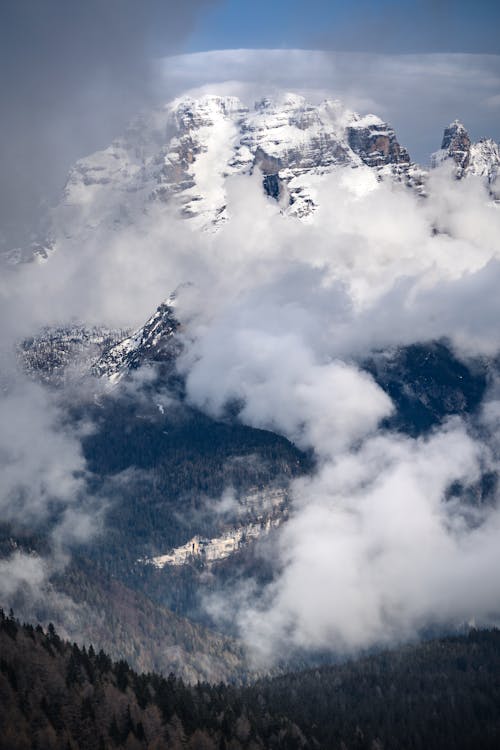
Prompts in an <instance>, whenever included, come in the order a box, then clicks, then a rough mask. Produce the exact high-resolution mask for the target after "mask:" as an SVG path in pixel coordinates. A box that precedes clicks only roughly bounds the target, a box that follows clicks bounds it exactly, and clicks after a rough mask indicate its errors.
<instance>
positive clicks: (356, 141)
mask: <svg viewBox="0 0 500 750" xmlns="http://www.w3.org/2000/svg"><path fill="white" fill-rule="evenodd" d="M348 139H349V146H350V147H351V148H352V150H353V151H354V153H355V154H357V155H358V156H359V157H360V158H361V160H362V161H363V162H364V163H365V164H366V165H367V166H369V167H382V166H385V165H387V164H407V165H409V164H410V156H409V154H408V151H407V150H406V149H405V148H403V147H402V146H400V144H399V143H398V141H397V139H396V134H395V132H394V130H392V128H391V127H389V125H387V124H386V123H380V124H374V125H370V126H368V127H361V128H360V127H350V128H348Z"/></svg>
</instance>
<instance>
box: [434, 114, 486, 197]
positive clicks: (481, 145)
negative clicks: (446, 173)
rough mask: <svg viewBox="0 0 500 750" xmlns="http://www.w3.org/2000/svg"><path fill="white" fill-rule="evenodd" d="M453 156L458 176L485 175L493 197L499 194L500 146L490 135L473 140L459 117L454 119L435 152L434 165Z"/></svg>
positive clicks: (459, 177)
mask: <svg viewBox="0 0 500 750" xmlns="http://www.w3.org/2000/svg"><path fill="white" fill-rule="evenodd" d="M448 159H451V160H452V161H453V162H454V164H455V176H456V177H457V179H462V178H463V177H467V176H476V177H483V178H485V179H486V182H487V184H488V187H489V190H490V193H491V195H492V197H493V198H495V199H498V198H500V185H498V177H499V175H500V149H499V146H498V144H497V143H495V141H493V140H491V138H482V139H481V140H480V141H478V142H477V143H473V142H472V141H471V139H470V136H469V133H468V132H467V130H466V128H465V126H464V125H463V123H462V122H460V120H454V121H453V122H452V123H450V124H449V125H448V127H447V128H445V130H444V134H443V140H442V143H441V149H440V150H439V151H436V152H435V153H434V154H433V155H432V166H434V167H436V166H439V164H441V163H442V162H443V161H447V160H448Z"/></svg>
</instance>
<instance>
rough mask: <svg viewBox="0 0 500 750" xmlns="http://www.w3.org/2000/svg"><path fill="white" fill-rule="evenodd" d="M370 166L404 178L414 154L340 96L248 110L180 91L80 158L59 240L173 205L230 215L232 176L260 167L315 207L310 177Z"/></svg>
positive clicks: (293, 209) (288, 200)
mask: <svg viewBox="0 0 500 750" xmlns="http://www.w3.org/2000/svg"><path fill="white" fill-rule="evenodd" d="M363 165H368V166H369V167H372V168H374V169H377V170H379V171H381V172H386V173H391V174H394V175H395V176H398V177H400V178H401V176H403V177H404V178H407V177H408V175H409V174H410V173H411V164H410V157H409V155H408V152H407V151H406V149H405V148H403V147H402V146H401V145H400V144H399V143H398V141H397V138H396V135H395V133H394V130H393V129H392V128H391V127H390V126H389V125H388V124H387V123H384V122H383V121H382V120H381V119H380V118H379V117H376V116H375V115H367V116H365V117H360V116H359V115H357V114H356V113H354V112H351V111H350V110H348V109H346V108H345V107H344V106H343V105H342V104H341V103H340V102H338V101H333V100H328V101H324V102H322V103H321V104H320V105H318V106H313V105H311V104H308V103H307V102H306V101H305V99H304V98H303V97H301V96H297V95H296V94H285V95H283V96H280V97H277V98H275V99H269V98H265V99H262V100H261V101H258V102H257V103H256V104H255V105H254V108H253V109H248V108H247V107H246V106H245V105H244V104H243V103H242V102H241V101H240V100H239V99H238V98H236V97H232V96H224V97H222V96H208V95H207V96H203V97H201V98H198V99H195V98H192V97H189V96H188V97H182V98H179V99H176V100H175V101H173V102H172V103H170V104H167V105H166V106H165V107H163V108H162V109H159V110H156V111H155V112H153V113H152V114H151V115H150V116H149V117H142V118H138V119H137V120H136V121H135V122H134V123H133V124H132V125H131V127H130V128H129V129H128V130H127V132H126V133H125V135H124V136H123V137H122V138H119V139H117V140H116V141H114V142H113V143H112V144H111V146H109V147H108V148H107V149H105V150H104V151H100V152H97V153H95V154H93V155H91V156H89V157H87V158H85V159H82V160H80V161H79V162H77V163H76V164H75V166H74V167H73V169H72V170H71V172H70V175H69V178H68V181H67V184H66V187H65V190H64V196H63V200H62V202H61V204H60V205H59V206H58V207H57V209H56V210H55V211H54V214H53V224H54V231H55V234H56V236H59V237H60V238H63V237H75V235H82V234H86V233H88V232H91V231H93V230H95V229H96V228H97V227H99V226H100V225H102V224H104V225H107V226H109V227H113V226H115V227H116V226H119V225H126V224H127V223H131V222H134V219H135V218H136V217H137V215H139V214H140V215H143V214H144V213H145V212H146V213H148V212H153V211H154V209H155V207H157V206H158V205H160V206H161V204H164V203H168V204H170V205H172V206H173V207H174V209H175V210H176V211H177V212H178V213H180V214H181V215H182V216H184V217H186V218H189V219H191V220H192V225H193V226H194V227H196V228H212V227H214V226H217V225H218V224H220V223H221V222H224V221H226V220H227V219H228V213H227V207H226V180H227V178H228V177H229V176H231V175H235V174H241V173H249V172H252V171H253V170H254V169H255V168H257V167H258V168H259V169H260V170H261V172H262V175H263V187H264V189H265V190H266V192H267V193H268V194H269V195H271V196H272V197H274V198H276V199H278V200H280V202H281V204H282V206H283V210H284V211H286V212H287V213H289V214H290V215H293V216H298V217H301V218H303V217H307V216H309V215H310V214H311V213H313V212H314V209H315V203H314V199H313V197H312V195H311V182H313V181H314V177H315V176H316V175H318V174H324V173H325V172H328V171H331V170H332V169H334V168H336V167H338V166H350V167H363Z"/></svg>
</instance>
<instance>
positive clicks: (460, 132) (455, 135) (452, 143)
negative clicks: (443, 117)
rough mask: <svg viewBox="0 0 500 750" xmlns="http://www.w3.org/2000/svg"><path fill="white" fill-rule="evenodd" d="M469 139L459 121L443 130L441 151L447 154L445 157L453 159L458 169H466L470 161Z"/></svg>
mask: <svg viewBox="0 0 500 750" xmlns="http://www.w3.org/2000/svg"><path fill="white" fill-rule="evenodd" d="M470 147H471V139H470V138H469V134H468V132H467V130H466V129H465V127H464V126H463V124H462V123H461V122H460V121H459V120H454V121H453V122H452V123H450V125H448V127H447V128H445V131H444V135H443V141H442V143H441V150H442V151H445V152H447V155H448V156H449V157H451V158H452V159H453V161H454V162H455V164H456V165H457V167H458V169H459V170H461V174H460V176H461V175H462V173H463V170H464V169H466V168H467V167H468V165H469V161H470Z"/></svg>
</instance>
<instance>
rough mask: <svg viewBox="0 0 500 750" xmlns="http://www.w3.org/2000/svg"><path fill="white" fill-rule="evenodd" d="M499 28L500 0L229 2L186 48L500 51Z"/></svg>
mask: <svg viewBox="0 0 500 750" xmlns="http://www.w3.org/2000/svg"><path fill="white" fill-rule="evenodd" d="M499 29H500V2H499V0H476V2H471V1H470V0H357V1H356V2H346V0H329V1H328V0H309V2H307V0H274V1H273V0H267V1H266V0H254V1H253V2H246V1H244V2H243V1H242V0H225V2H218V3H214V4H213V5H211V6H209V7H207V8H204V9H202V10H201V11H200V13H199V15H198V19H197V23H196V27H195V30H194V32H193V33H192V34H191V36H190V38H189V40H188V42H187V48H186V51H191V52H197V51H205V50H211V49H231V48H232V49H237V48H284V47H285V48H286V47H294V48H313V49H322V48H323V49H335V50H351V51H370V52H399V53H401V52H403V53H404V52H479V53H499V52H500V31H499Z"/></svg>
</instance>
